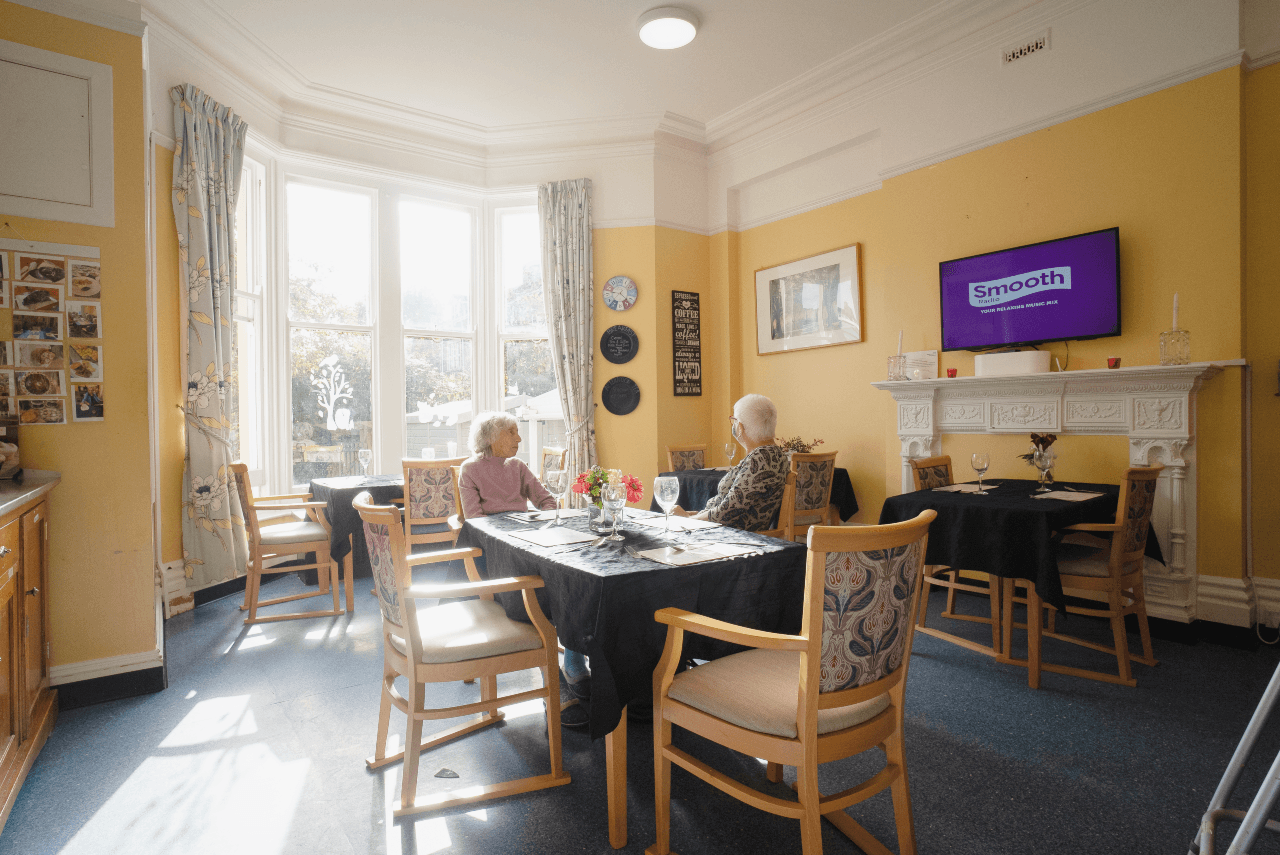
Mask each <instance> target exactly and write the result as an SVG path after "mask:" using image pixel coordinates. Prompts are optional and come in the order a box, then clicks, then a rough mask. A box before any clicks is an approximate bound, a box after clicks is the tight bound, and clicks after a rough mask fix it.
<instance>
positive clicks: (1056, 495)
mask: <svg viewBox="0 0 1280 855" xmlns="http://www.w3.org/2000/svg"><path fill="white" fill-rule="evenodd" d="M1103 495H1106V494H1105V493H1082V492H1080V491H1078V490H1050V491H1049V492H1047V493H1036V494H1035V495H1034V496H1032V497H1031V498H1033V499H1062V500H1063V501H1064V502H1085V501H1088V500H1089V499H1096V498H1098V497H1099V496H1103Z"/></svg>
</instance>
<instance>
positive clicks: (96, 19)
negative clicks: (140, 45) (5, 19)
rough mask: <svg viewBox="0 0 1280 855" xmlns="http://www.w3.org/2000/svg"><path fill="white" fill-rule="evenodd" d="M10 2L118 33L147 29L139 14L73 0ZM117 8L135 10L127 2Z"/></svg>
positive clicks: (23, 0)
mask: <svg viewBox="0 0 1280 855" xmlns="http://www.w3.org/2000/svg"><path fill="white" fill-rule="evenodd" d="M10 2H12V3H16V4H18V5H19V6H26V7H27V8H29V9H36V10H38V11H40V12H48V13H49V14H51V15H57V16H59V17H61V18H70V19H71V20H73V21H81V22H83V23H86V24H92V25H94V26H95V27H102V28H104V29H107V30H115V31H116V32H117V33H125V34H127V35H130V36H141V35H142V34H143V33H144V32H145V31H146V24H144V23H143V22H142V20H141V18H140V17H138V16H130V17H125V15H114V14H111V13H110V12H104V11H102V10H101V9H92V8H89V7H88V6H82V5H80V4H79V3H72V2H71V0H10ZM116 8H117V9H118V10H119V11H121V12H126V13H128V12H132V11H133V10H132V9H129V8H128V7H127V4H123V3H118V4H116Z"/></svg>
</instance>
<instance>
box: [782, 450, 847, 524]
mask: <svg viewBox="0 0 1280 855" xmlns="http://www.w3.org/2000/svg"><path fill="white" fill-rule="evenodd" d="M837 453H838V452H835V451H831V452H827V453H825V454H803V453H801V452H799V451H797V452H793V453H792V455H791V471H792V472H794V473H796V510H797V511H799V512H802V513H808V512H812V511H825V510H826V509H827V506H828V505H830V504H831V484H832V482H833V481H834V479H835V474H836V454H837Z"/></svg>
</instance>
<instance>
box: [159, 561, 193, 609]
mask: <svg viewBox="0 0 1280 855" xmlns="http://www.w3.org/2000/svg"><path fill="white" fill-rule="evenodd" d="M160 572H161V573H162V574H163V576H164V616H165V619H166V620H168V619H169V618H171V617H173V616H174V615H180V614H182V613H183V612H189V611H191V610H192V609H194V608H195V607H196V597H195V592H194V591H191V590H188V588H187V575H186V571H185V570H184V569H183V563H182V562H181V561H170V562H168V563H166V564H162V565H161V567H160Z"/></svg>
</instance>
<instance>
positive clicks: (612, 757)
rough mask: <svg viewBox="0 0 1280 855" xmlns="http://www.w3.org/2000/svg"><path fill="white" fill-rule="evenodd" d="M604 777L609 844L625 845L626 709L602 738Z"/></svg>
mask: <svg viewBox="0 0 1280 855" xmlns="http://www.w3.org/2000/svg"><path fill="white" fill-rule="evenodd" d="M604 766H605V778H606V780H607V781H608V793H609V845H610V846H612V847H613V848H614V849H621V848H622V847H624V846H626V845H627V710H626V707H623V709H622V717H621V718H620V719H618V726H617V727H615V728H614V729H613V730H612V731H611V732H610V733H609V735H608V736H606V737H605V738H604Z"/></svg>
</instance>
